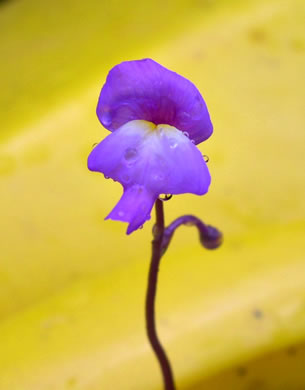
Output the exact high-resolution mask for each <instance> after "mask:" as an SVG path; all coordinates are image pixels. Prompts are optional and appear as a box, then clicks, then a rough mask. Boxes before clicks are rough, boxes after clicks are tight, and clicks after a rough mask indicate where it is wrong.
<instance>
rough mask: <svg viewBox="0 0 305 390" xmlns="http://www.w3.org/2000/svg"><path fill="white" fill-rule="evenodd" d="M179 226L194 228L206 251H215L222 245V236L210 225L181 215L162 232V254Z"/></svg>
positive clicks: (191, 216) (192, 217) (195, 218)
mask: <svg viewBox="0 0 305 390" xmlns="http://www.w3.org/2000/svg"><path fill="white" fill-rule="evenodd" d="M181 225H187V226H195V227H196V228H197V230H198V233H199V239H200V242H201V244H202V245H203V246H204V247H205V248H206V249H217V248H218V247H219V246H220V245H221V243H222V240H223V236H222V233H221V232H220V231H219V230H218V229H216V228H215V227H213V226H211V225H206V224H205V223H203V222H202V221H201V219H199V218H197V217H195V216H194V215H183V216H182V217H179V218H177V219H175V220H174V221H173V222H172V223H171V224H170V225H169V226H168V227H167V228H166V229H165V230H164V233H163V240H162V248H163V253H164V252H165V251H166V249H167V248H168V246H169V244H170V242H171V239H172V238H173V235H174V233H175V231H176V229H177V228H178V227H179V226H181Z"/></svg>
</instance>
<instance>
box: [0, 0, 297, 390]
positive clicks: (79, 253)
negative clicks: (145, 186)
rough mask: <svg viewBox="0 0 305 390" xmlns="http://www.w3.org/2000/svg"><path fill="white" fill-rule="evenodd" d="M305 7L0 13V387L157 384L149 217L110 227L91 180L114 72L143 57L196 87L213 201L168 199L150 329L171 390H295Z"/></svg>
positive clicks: (110, 189)
mask: <svg viewBox="0 0 305 390" xmlns="http://www.w3.org/2000/svg"><path fill="white" fill-rule="evenodd" d="M304 13H305V11H304V4H303V1H301V0H292V1H290V2H288V1H274V0H268V1H245V2H241V1H233V0H232V1H213V0H205V1H203V0H202V1H200V0H193V1H182V0H181V1H176V2H174V1H164V0H163V1H159V0H157V1H154V2H153V1H148V2H141V3H138V2H136V1H133V0H131V1H128V2H121V1H110V2H105V1H93V0H91V1H87V2H81V1H74V2H72V1H64V2H60V1H53V2H52V4H51V3H46V2H39V1H37V0H36V1H34V0H28V1H25V0H11V1H9V0H8V1H6V2H2V3H0V58H1V63H0V69H1V72H0V80H1V92H0V107H1V135H0V139H1V144H0V188H1V193H0V197H1V202H0V211H1V223H0V237H1V247H0V253H1V255H0V259H1V261H0V345H1V352H0V390H36V389H37V390H40V389H44V390H45V389H46V390H51V389H52V390H64V389H77V390H95V389H96V390H97V389H107V390H108V389H113V390H121V389H122V390H123V389H124V390H128V389H132V390H143V389H147V390H148V389H152V390H153V389H155V390H157V389H160V388H161V379H160V374H159V370H158V366H157V364H156V362H155V359H154V356H153V354H152V352H151V350H150V348H149V346H148V343H147V340H146V337H145V331H144V309H143V304H144V295H145V284H146V277H147V271H148V264H149V256H150V240H151V227H152V223H153V222H150V223H147V224H146V225H145V227H144V229H143V230H140V231H138V232H136V233H134V234H133V235H131V236H129V237H127V236H125V229H126V226H125V225H124V224H121V223H117V222H111V221H104V220H103V218H104V217H105V216H106V215H107V213H108V212H109V210H111V208H112V207H113V206H114V204H115V202H116V201H117V200H118V199H119V197H120V194H121V188H120V186H119V185H118V184H117V183H113V182H110V181H107V180H104V178H103V177H102V176H101V175H98V174H92V173H89V172H88V171H87V168H86V158H87V155H88V153H89V152H90V150H91V146H92V144H93V143H95V142H98V141H99V140H101V139H102V138H103V137H105V136H106V135H107V131H106V130H104V129H103V128H102V127H101V125H100V124H99V122H98V120H97V118H96V116H95V106H96V102H97V97H98V94H99V91H100V87H101V85H102V84H103V82H104V80H105V77H106V74H107V71H108V70H109V69H110V67H112V66H113V65H114V64H116V63H118V62H120V61H122V60H126V59H136V58H145V57H150V58H153V59H155V60H156V61H158V62H160V63H161V64H163V65H164V66H166V67H168V68H170V69H173V70H175V71H177V72H178V73H180V74H182V75H184V76H185V77H187V78H189V79H191V80H192V81H193V82H194V83H195V84H196V85H197V86H198V88H199V89H200V91H201V92H202V93H203V95H204V97H205V99H206V101H207V104H208V107H209V110H210V113H211V117H212V120H213V123H214V127H215V133H214V135H213V137H212V138H211V139H210V140H208V141H207V142H205V143H203V144H201V145H200V149H201V150H202V152H203V153H204V154H207V155H208V156H209V157H210V162H209V168H210V170H211V173H212V178H213V182H212V186H211V190H210V192H209V193H208V194H207V195H206V196H204V197H195V196H192V195H183V196H177V197H174V198H173V199H172V200H171V201H170V202H167V203H166V219H167V221H170V220H172V219H173V218H175V217H177V216H179V215H181V214H184V213H192V214H196V215H197V216H199V217H201V218H203V219H204V221H206V222H207V223H210V224H214V225H216V226H218V227H219V228H220V229H221V230H222V231H223V232H224V235H225V242H224V245H223V247H222V248H221V249H219V250H218V251H215V252H207V251H204V250H203V249H202V248H201V247H200V245H199V243H198V242H197V234H196V232H194V231H193V230H192V229H191V228H186V227H185V228H181V230H180V231H178V232H177V234H176V237H175V239H174V240H173V243H172V246H171V248H170V250H169V251H168V253H166V257H165V258H164V260H163V264H162V272H161V275H160V284H159V292H158V302H157V306H158V307H157V309H158V327H159V329H160V335H161V338H162V340H163V342H164V344H165V346H166V349H167V350H168V352H169V355H170V357H171V360H172V362H173V366H174V372H175V374H176V377H177V382H178V384H179V387H178V388H179V389H181V390H182V389H185V390H186V389H189V390H201V389H210V390H239V389H240V390H269V389H270V390H282V389H283V390H284V389H285V390H287V389H289V390H301V389H302V388H305V372H304V370H303V369H302V367H304V364H305V358H304V342H305V239H304V231H305V203H304V196H305V170H304V165H305V154H304V146H305V133H304V123H305V121H304V119H305V118H304V116H305V115H304V108H303V102H304V91H305V81H304V75H303V74H304V66H305V55H304V54H305V38H304V37H305V35H304V32H305V31H304V30H305V28H304V16H305V15H304Z"/></svg>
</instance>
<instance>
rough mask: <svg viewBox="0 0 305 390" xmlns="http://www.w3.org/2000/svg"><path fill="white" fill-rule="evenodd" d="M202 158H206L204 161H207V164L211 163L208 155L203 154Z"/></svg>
mask: <svg viewBox="0 0 305 390" xmlns="http://www.w3.org/2000/svg"><path fill="white" fill-rule="evenodd" d="M202 157H203V158H204V161H205V162H206V163H207V162H209V161H210V158H209V156H207V155H206V154H203V155H202Z"/></svg>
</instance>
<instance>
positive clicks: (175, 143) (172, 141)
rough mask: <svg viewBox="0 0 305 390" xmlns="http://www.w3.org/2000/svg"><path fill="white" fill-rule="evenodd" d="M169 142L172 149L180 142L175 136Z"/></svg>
mask: <svg viewBox="0 0 305 390" xmlns="http://www.w3.org/2000/svg"><path fill="white" fill-rule="evenodd" d="M168 143H169V147H170V148H171V149H175V148H176V147H177V146H178V142H177V141H176V140H175V138H170V139H169V140H168Z"/></svg>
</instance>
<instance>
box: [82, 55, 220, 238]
mask: <svg viewBox="0 0 305 390" xmlns="http://www.w3.org/2000/svg"><path fill="white" fill-rule="evenodd" d="M97 116H98V118H99V120H100V121H101V123H102V125H103V126H104V127H106V128H107V129H108V130H110V131H111V132H112V133H111V134H110V135H108V136H107V137H106V138H105V139H104V140H103V141H102V142H101V143H100V144H98V145H97V146H96V147H95V148H94V149H93V150H92V152H91V153H90V155H89V158H88V168H89V169H90V170H91V171H98V172H102V173H103V174H104V175H105V176H106V177H110V178H112V179H113V180H115V181H119V182H120V183H121V184H122V185H123V188H124V193H123V195H122V197H121V199H120V201H119V202H118V203H117V205H116V206H115V208H114V209H113V210H112V211H111V213H110V214H109V215H108V217H107V218H106V219H108V218H109V219H112V220H119V221H123V222H128V223H129V226H128V229H127V234H130V233H131V232H133V231H134V230H136V229H138V228H139V227H141V226H142V225H143V224H144V222H145V221H147V220H148V219H150V212H151V209H152V207H153V205H154V202H155V201H156V199H157V198H158V196H159V195H160V194H164V193H165V194H166V193H169V194H183V193H193V194H197V195H203V194H205V193H206V192H207V191H208V188H209V185H210V182H211V177H210V174H209V171H208V168H207V166H206V163H205V161H204V159H203V157H202V155H201V153H200V151H199V150H198V149H197V147H196V146H195V144H199V143H200V142H202V141H204V140H205V139H207V138H208V137H209V136H210V135H211V134H212V132H213V126H212V123H211V120H210V116H209V113H208V110H207V107H206V104H205V102H204V100H203V98H202V96H201V95H200V93H199V91H198V90H197V88H196V87H195V86H194V84H192V83H191V82H190V81H188V80H187V79H185V78H184V77H182V76H179V75H178V74H177V73H175V72H172V71H170V70H168V69H166V68H164V67H163V66H161V65H159V64H158V63H157V62H155V61H153V60H151V59H144V60H139V61H128V62H123V63H121V64H119V65H116V66H115V67H114V68H113V69H112V70H111V71H110V72H109V74H108V77H107V80H106V83H105V85H104V86H103V88H102V91H101V94H100V97H99V101H98V105H97Z"/></svg>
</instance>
